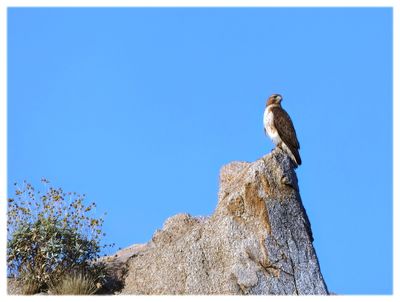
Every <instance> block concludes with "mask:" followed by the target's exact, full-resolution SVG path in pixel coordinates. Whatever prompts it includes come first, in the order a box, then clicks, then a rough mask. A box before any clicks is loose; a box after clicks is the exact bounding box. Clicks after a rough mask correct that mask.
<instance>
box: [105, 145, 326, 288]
mask: <svg viewBox="0 0 400 302" xmlns="http://www.w3.org/2000/svg"><path fill="white" fill-rule="evenodd" d="M312 241H313V238H312V233H311V227H310V223H309V221H308V218H307V214H306V213H305V210H304V208H303V205H302V202H301V198H300V194H299V190H298V184H297V177H296V174H295V172H294V167H293V164H292V162H291V160H290V159H289V157H288V156H287V155H286V154H285V153H283V152H282V151H281V150H279V149H275V150H274V151H272V152H271V153H270V154H268V155H266V156H264V157H262V158H261V159H259V160H257V161H255V162H253V163H246V162H233V163H230V164H228V165H226V166H224V167H223V168H222V169H221V173H220V190H219V193H218V206H217V208H216V210H215V212H214V214H213V215H211V216H210V217H192V216H190V215H188V214H178V215H175V216H173V217H171V218H169V219H167V221H166V222H165V224H164V226H163V229H162V230H158V231H156V233H155V234H154V236H153V238H152V240H151V241H150V242H149V243H147V244H145V245H135V246H133V247H130V249H128V250H126V251H125V252H124V251H121V252H119V253H120V255H124V257H125V259H123V258H121V257H119V256H118V255H117V256H116V257H115V258H110V259H114V260H112V261H111V262H110V263H114V264H115V263H118V264H119V265H121V264H122V263H124V264H126V266H125V269H126V271H125V275H124V277H125V280H124V281H125V282H124V287H123V288H122V291H121V293H122V294H193V295H199V294H222V295H224V294H256V295H327V294H328V290H327V287H326V285H325V282H324V279H323V277H322V275H321V272H320V268H319V264H318V259H317V256H316V253H315V250H314V248H313V245H312ZM118 261H119V262H118Z"/></svg>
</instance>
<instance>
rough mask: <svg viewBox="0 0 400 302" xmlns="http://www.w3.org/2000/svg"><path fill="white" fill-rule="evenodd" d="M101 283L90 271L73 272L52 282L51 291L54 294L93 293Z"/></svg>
mask: <svg viewBox="0 0 400 302" xmlns="http://www.w3.org/2000/svg"><path fill="white" fill-rule="evenodd" d="M99 287H100V285H99V283H98V281H97V280H96V278H95V277H94V276H93V275H92V274H90V273H84V272H72V273H69V274H67V275H65V276H62V278H61V280H60V281H58V282H55V283H52V282H50V284H49V292H50V293H51V294H53V295H93V294H95V293H96V292H97V291H98V289H99Z"/></svg>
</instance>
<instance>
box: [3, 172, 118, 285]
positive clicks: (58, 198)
mask: <svg viewBox="0 0 400 302" xmlns="http://www.w3.org/2000/svg"><path fill="white" fill-rule="evenodd" d="M42 183H43V184H44V186H45V191H44V192H43V193H41V192H40V191H38V192H36V191H35V189H34V187H33V186H32V185H31V184H29V183H27V182H24V184H23V187H22V188H20V187H19V186H18V184H17V183H15V184H14V185H15V187H16V189H15V197H14V198H9V199H8V217H7V220H8V221H7V231H8V238H7V264H8V271H9V274H11V275H14V276H16V277H18V278H19V279H20V280H22V281H24V283H26V284H28V282H29V283H30V284H31V288H37V290H38V291H39V290H43V289H46V288H47V287H48V284H49V282H50V280H60V278H61V277H62V276H65V275H67V274H68V273H71V272H75V271H78V270H82V271H87V272H90V271H93V270H94V266H95V263H96V260H97V259H98V258H99V255H100V249H101V248H104V247H106V246H111V245H103V246H101V245H100V241H101V239H102V238H103V236H104V235H105V234H104V233H102V231H101V228H102V225H103V221H104V220H103V218H95V217H93V214H92V213H93V211H94V210H95V208H96V204H95V203H94V202H93V203H90V204H89V205H85V203H84V199H85V195H80V194H77V193H75V192H74V193H64V192H63V190H62V189H61V188H53V187H51V186H50V185H49V181H48V180H46V179H42Z"/></svg>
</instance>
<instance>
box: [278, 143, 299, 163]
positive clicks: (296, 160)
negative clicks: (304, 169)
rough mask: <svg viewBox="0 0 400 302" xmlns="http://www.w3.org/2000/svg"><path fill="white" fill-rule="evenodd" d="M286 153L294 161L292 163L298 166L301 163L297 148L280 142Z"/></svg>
mask: <svg viewBox="0 0 400 302" xmlns="http://www.w3.org/2000/svg"><path fill="white" fill-rule="evenodd" d="M282 145H283V146H284V149H285V151H286V153H287V154H288V155H289V156H290V158H291V159H292V160H293V161H294V163H295V164H296V165H298V166H300V165H301V158H300V153H299V150H298V149H297V148H295V147H289V146H287V145H286V144H282Z"/></svg>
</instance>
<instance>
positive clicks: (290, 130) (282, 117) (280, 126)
mask: <svg viewBox="0 0 400 302" xmlns="http://www.w3.org/2000/svg"><path fill="white" fill-rule="evenodd" d="M272 113H273V115H274V126H275V128H276V130H277V131H278V133H279V136H280V137H281V139H282V141H283V142H284V143H285V144H286V145H287V146H288V147H289V149H290V151H292V153H293V155H294V156H295V157H296V160H297V163H298V164H299V165H300V164H301V159H300V155H299V152H298V149H300V144H299V141H298V140H297V136H296V130H295V129H294V126H293V123H292V120H291V118H290V116H289V114H287V112H286V111H285V110H284V109H282V108H281V107H274V108H272Z"/></svg>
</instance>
